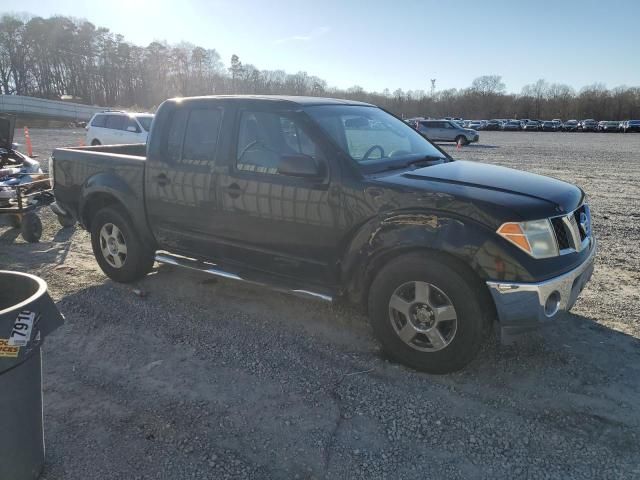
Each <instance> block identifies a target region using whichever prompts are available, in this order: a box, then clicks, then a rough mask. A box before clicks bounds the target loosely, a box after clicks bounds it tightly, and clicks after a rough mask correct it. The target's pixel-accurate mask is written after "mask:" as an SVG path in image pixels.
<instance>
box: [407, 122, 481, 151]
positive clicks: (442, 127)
mask: <svg viewBox="0 0 640 480" xmlns="http://www.w3.org/2000/svg"><path fill="white" fill-rule="evenodd" d="M416 130H418V131H419V132H420V133H421V134H423V135H424V136H425V137H427V138H428V139H429V140H431V141H432V142H456V143H462V144H463V145H466V144H467V143H471V142H477V141H478V140H479V139H480V135H479V134H478V132H476V131H475V130H471V129H469V128H462V127H461V126H460V125H458V124H457V123H456V122H453V121H451V120H421V121H419V122H417V124H416Z"/></svg>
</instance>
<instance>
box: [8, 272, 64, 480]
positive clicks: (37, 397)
mask: <svg viewBox="0 0 640 480" xmlns="http://www.w3.org/2000/svg"><path fill="white" fill-rule="evenodd" d="M62 322H63V318H62V315H60V312H58V309H57V308H56V305H55V304H54V303H53V300H51V297H49V294H48V293H47V284H46V283H45V282H44V280H42V279H40V278H38V277H36V276H33V275H28V274H26V273H18V272H8V271H3V270H0V479H2V480H5V479H6V480H9V479H10V480H33V479H36V478H38V476H39V475H40V472H41V471H42V467H43V465H44V434H43V418H42V417H43V412H42V356H41V352H40V347H41V346H42V342H43V341H44V338H45V337H46V336H47V335H48V334H49V333H51V332H52V331H53V330H54V329H56V328H57V327H59V326H60V325H62Z"/></svg>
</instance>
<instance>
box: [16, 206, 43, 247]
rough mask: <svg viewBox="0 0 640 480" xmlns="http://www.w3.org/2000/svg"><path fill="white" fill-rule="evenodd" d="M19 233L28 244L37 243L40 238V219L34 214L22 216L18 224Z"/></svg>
mask: <svg viewBox="0 0 640 480" xmlns="http://www.w3.org/2000/svg"><path fill="white" fill-rule="evenodd" d="M20 233H21V235H22V238H24V239H25V241H27V242H29V243H37V242H39V241H40V237H41V236H42V222H41V221H40V217H38V215H36V214H35V213H34V212H29V213H26V214H24V215H23V216H22V221H21V223H20Z"/></svg>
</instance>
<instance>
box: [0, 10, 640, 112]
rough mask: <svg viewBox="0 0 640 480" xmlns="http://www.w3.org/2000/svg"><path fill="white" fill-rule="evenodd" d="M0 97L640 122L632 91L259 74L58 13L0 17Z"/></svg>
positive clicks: (192, 48)
mask: <svg viewBox="0 0 640 480" xmlns="http://www.w3.org/2000/svg"><path fill="white" fill-rule="evenodd" d="M0 93H2V94H8V95H10V94H16V95H30V96H35V97H41V98H49V99H60V98H71V99H73V100H74V101H78V102H81V103H87V104H92V105H101V106H109V107H114V106H119V107H125V108H132V107H133V108H138V109H147V110H152V109H154V107H156V106H157V105H159V104H160V103H161V102H162V101H163V100H165V99H166V98H170V97H176V96H190V95H207V94H238V93H244V94H287V95H312V96H332V97H341V98H347V99H352V100H360V101H365V102H370V103H374V104H376V105H380V106H382V107H384V108H386V109H388V110H390V111H392V112H394V113H396V114H398V115H402V116H405V117H411V116H432V117H441V116H454V117H464V118H474V119H489V118H536V119H543V118H544V119H551V118H561V119H565V120H566V119H570V118H575V119H581V118H596V119H615V120H617V119H621V120H622V119H631V118H640V87H627V86H620V87H616V88H613V89H607V88H606V87H605V85H603V84H600V83H594V84H592V85H589V86H585V87H583V88H582V89H580V90H579V91H576V90H574V89H573V88H572V87H570V86H567V85H564V84H557V83H548V82H546V81H545V80H543V79H540V80H538V81H536V82H534V83H532V84H530V85H527V86H525V87H524V88H523V89H522V91H521V92H520V93H518V94H515V93H507V91H506V87H505V84H504V83H503V82H502V78H501V77H500V76H498V75H485V76H482V77H478V78H476V79H475V80H474V81H473V82H472V84H471V85H470V86H469V87H468V88H463V89H455V88H452V89H444V90H437V91H436V90H435V89H434V90H432V91H429V92H427V91H425V90H408V91H404V90H402V89H397V90H395V91H390V90H388V89H385V90H384V91H382V92H367V91H365V90H364V89H363V88H362V87H359V86H357V85H356V86H353V87H351V88H348V89H346V90H345V89H338V88H334V87H330V86H328V85H327V82H326V81H325V80H323V79H321V78H319V77H316V76H313V75H309V74H307V73H306V72H297V73H293V74H292V73H287V72H285V71H283V70H261V69H258V68H257V67H256V66H254V65H252V64H250V63H243V62H242V61H241V60H240V58H239V57H238V56H237V55H233V56H232V57H231V59H230V62H229V65H228V66H225V64H224V63H223V61H222V59H221V57H220V54H219V53H218V51H217V50H215V49H212V48H203V47H199V46H196V45H193V44H190V43H186V42H183V43H179V44H175V45H171V44H168V43H166V42H152V43H150V44H149V45H148V46H146V47H141V46H138V45H134V44H132V43H131V42H128V41H126V40H125V38H124V37H123V36H122V35H118V34H115V33H113V32H110V31H109V30H108V29H107V28H103V27H96V26H95V25H93V24H92V23H90V22H88V21H86V20H77V19H73V18H70V17H64V16H54V17H50V18H42V17H37V16H33V17H31V16H24V15H23V16H20V15H9V14H6V15H3V16H2V17H1V18H0Z"/></svg>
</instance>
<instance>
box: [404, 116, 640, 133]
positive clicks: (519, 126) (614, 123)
mask: <svg viewBox="0 0 640 480" xmlns="http://www.w3.org/2000/svg"><path fill="white" fill-rule="evenodd" d="M415 120H416V119H411V121H415ZM419 121H433V120H431V119H429V120H427V119H424V118H420V119H419ZM451 122H452V123H454V124H458V125H459V126H460V127H461V128H463V129H471V130H476V131H478V130H487V131H492V130H493V131H497V130H502V131H507V132H508V131H511V132H515V131H520V130H524V131H533V132H624V133H630V132H640V120H626V121H619V120H602V121H597V120H594V119H592V118H588V119H585V120H580V121H578V120H567V121H565V122H563V121H562V120H560V119H559V118H554V119H553V120H533V119H528V118H521V119H503V118H500V119H491V120H459V119H453V120H451Z"/></svg>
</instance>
